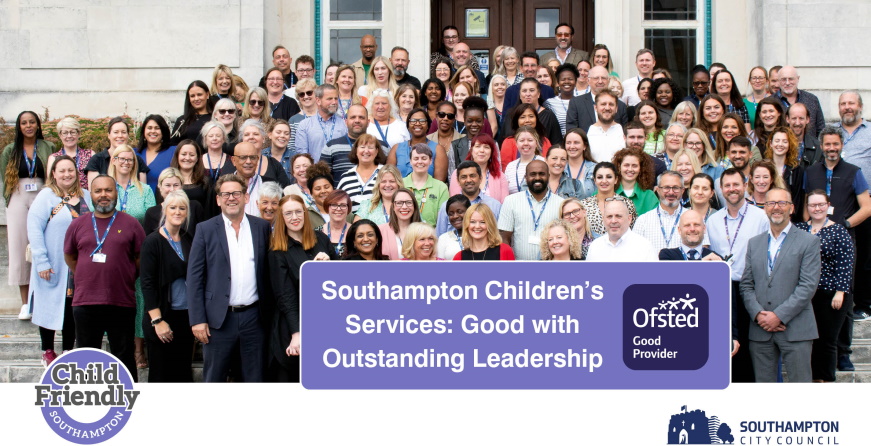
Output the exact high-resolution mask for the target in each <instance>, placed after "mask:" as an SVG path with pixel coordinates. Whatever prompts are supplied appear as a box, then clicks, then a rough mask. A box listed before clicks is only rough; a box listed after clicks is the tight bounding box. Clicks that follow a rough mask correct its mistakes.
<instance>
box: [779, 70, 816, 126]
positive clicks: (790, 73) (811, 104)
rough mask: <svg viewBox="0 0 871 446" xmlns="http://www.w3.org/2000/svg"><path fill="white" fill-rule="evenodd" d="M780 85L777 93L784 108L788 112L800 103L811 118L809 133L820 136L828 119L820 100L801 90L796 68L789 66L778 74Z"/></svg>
mask: <svg viewBox="0 0 871 446" xmlns="http://www.w3.org/2000/svg"><path fill="white" fill-rule="evenodd" d="M777 75H778V77H779V81H778V85H779V86H780V91H778V92H777V93H775V96H777V98H778V99H780V103H781V104H783V108H784V109H786V110H787V111H788V110H789V107H790V106H792V104H795V103H796V102H800V103H802V104H804V106H805V108H807V113H808V115H809V116H810V126H809V127H808V131H811V133H813V134H814V135H816V134H819V133H820V132H821V131H823V128H825V127H826V118H825V116H823V108H822V107H821V106H820V100H819V98H817V97H816V96H815V95H814V94H813V93H811V92H808V91H805V90H800V89H799V88H798V81H799V79H801V77H800V76H799V75H798V71H797V70H796V69H795V67H793V66H791V65H787V66H785V67H783V68H781V69H780V71H779V72H778V74H777Z"/></svg>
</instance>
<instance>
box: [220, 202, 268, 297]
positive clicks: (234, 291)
mask: <svg viewBox="0 0 871 446" xmlns="http://www.w3.org/2000/svg"><path fill="white" fill-rule="evenodd" d="M221 217H222V218H223V219H224V231H225V232H226V233H227V247H228V248H229V252H230V305H231V306H236V305H251V304H253V303H254V302H256V301H257V299H258V298H259V297H258V296H257V274H256V273H255V263H254V240H253V238H252V237H251V226H250V225H249V224H248V217H243V218H242V223H241V224H240V225H239V236H238V237H237V236H236V230H235V229H233V225H232V223H230V219H229V218H227V216H226V215H224V214H221Z"/></svg>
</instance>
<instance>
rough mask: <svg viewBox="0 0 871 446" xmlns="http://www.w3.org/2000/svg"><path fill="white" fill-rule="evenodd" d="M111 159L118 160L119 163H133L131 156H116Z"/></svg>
mask: <svg viewBox="0 0 871 446" xmlns="http://www.w3.org/2000/svg"><path fill="white" fill-rule="evenodd" d="M112 159H114V160H115V161H118V163H119V164H133V158H121V157H120V156H116V157H115V158H112Z"/></svg>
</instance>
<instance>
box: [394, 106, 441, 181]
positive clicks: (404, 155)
mask: <svg viewBox="0 0 871 446" xmlns="http://www.w3.org/2000/svg"><path fill="white" fill-rule="evenodd" d="M430 123H431V121H430V119H429V115H428V114H427V112H426V110H424V109H423V108H416V109H414V110H412V111H411V113H409V114H408V122H407V123H406V126H407V127H408V133H409V135H410V136H411V139H409V140H408V141H403V142H401V143H399V144H397V145H395V146H393V148H392V149H390V153H389V154H388V155H387V164H392V165H394V166H396V167H397V168H398V169H399V172H400V173H401V174H402V176H407V175H410V174H411V170H412V169H411V148H412V147H413V146H415V145H417V144H426V145H428V146H429V148H430V149H432V151H433V154H434V156H435V160H434V162H433V163H431V164H430V166H429V170H428V172H429V174H430V175H432V176H433V177H435V178H447V176H448V157H447V156H439V153H438V152H439V150H438V144H437V143H436V142H435V141H432V140H429V139H427V138H426V131H427V129H428V128H429V126H430ZM442 154H444V152H442Z"/></svg>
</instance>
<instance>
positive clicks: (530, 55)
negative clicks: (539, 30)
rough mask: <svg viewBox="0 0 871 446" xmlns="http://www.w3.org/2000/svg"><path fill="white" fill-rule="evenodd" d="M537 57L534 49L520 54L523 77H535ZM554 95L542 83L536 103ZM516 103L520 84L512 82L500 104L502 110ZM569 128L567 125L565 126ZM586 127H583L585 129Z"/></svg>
mask: <svg viewBox="0 0 871 446" xmlns="http://www.w3.org/2000/svg"><path fill="white" fill-rule="evenodd" d="M539 61H540V59H539V57H538V54H536V53H535V52H534V51H527V52H525V53H523V54H521V55H520V71H522V72H523V78H524V79H535V75H536V74H538V68H539V66H540V65H539ZM554 96H556V93H555V92H554V91H553V88H551V87H549V86H547V85H542V86H541V90H539V99H538V103H539V104H540V105H544V101H546V100H548V99H550V98H552V97H554ZM517 104H520V84H519V83H518V84H514V85H512V86H510V87H508V89H507V90H505V100H504V101H503V104H502V110H510V109H512V108H514V107H515V106H516V105H517ZM566 128H569V127H566ZM586 130H587V129H584V131H586Z"/></svg>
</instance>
